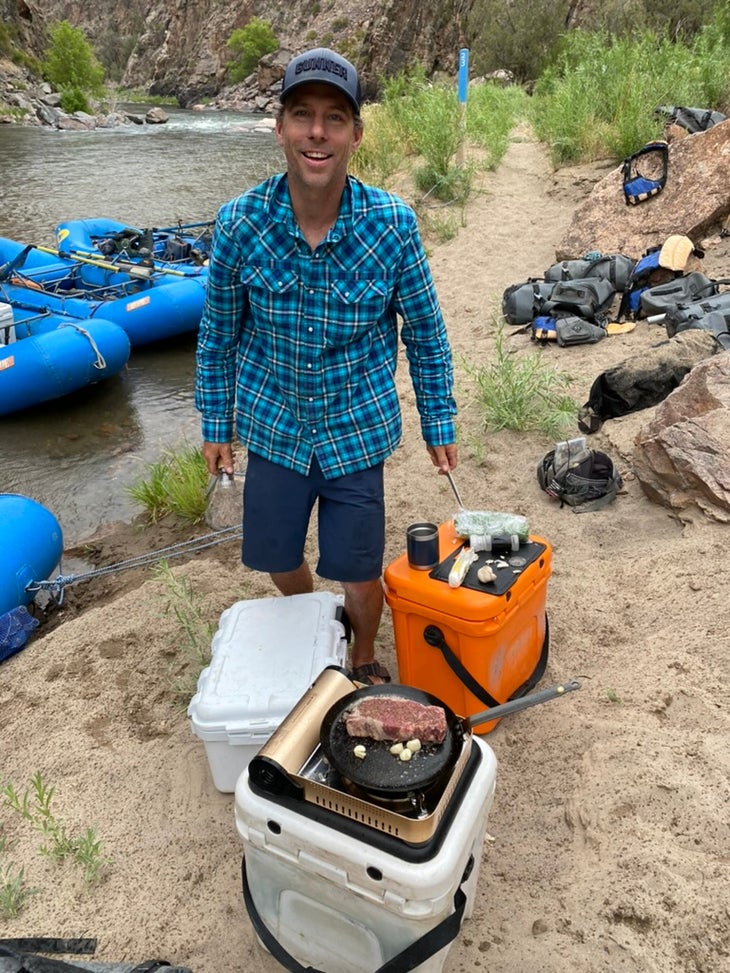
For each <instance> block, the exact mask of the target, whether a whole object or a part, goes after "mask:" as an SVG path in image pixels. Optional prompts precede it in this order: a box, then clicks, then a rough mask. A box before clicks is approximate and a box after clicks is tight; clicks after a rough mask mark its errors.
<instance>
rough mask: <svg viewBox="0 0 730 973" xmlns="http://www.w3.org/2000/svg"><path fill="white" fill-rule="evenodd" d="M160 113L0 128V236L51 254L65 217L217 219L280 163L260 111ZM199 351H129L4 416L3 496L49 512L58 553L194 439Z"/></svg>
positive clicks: (186, 342) (177, 346)
mask: <svg viewBox="0 0 730 973" xmlns="http://www.w3.org/2000/svg"><path fill="white" fill-rule="evenodd" d="M129 107H130V108H133V110H134V111H135V113H138V114H143V113H144V110H145V109H144V108H143V107H141V106H139V105H136V106H129ZM166 111H168V114H169V115H170V120H169V121H168V122H167V123H166V124H164V125H144V126H137V125H131V126H125V127H123V128H118V129H111V130H103V131H102V130H96V131H94V132H57V131H51V130H47V129H41V128H25V127H21V126H16V125H2V126H0V203H1V204H2V205H1V206H0V236H4V237H10V238H11V239H13V240H18V241H20V242H22V243H35V244H40V245H43V246H51V247H54V246H55V245H56V244H55V236H54V229H55V227H56V225H57V224H58V223H60V222H62V221H63V220H70V219H89V218H94V217H109V218H111V219H117V220H121V221H123V222H125V223H129V224H131V225H136V226H141V227H146V226H172V225H175V224H176V223H177V222H178V221H180V222H182V223H183V224H185V223H195V222H200V221H203V220H208V219H213V217H214V216H215V213H216V211H217V209H218V207H219V206H220V205H221V204H222V203H223V202H225V201H226V200H227V199H230V198H231V197H233V196H235V195H237V194H238V193H240V192H242V191H244V190H245V189H247V188H249V187H250V186H253V185H255V184H256V183H257V182H259V181H260V180H261V179H263V178H265V177H266V176H267V175H269V174H271V173H272V172H275V171H278V170H279V169H281V167H282V165H283V156H282V154H281V152H280V150H279V148H278V146H277V144H276V139H275V136H274V134H273V132H272V131H270V130H266V127H265V122H264V120H263V119H262V116H261V115H243V114H238V113H233V112H193V111H183V110H175V109H166ZM194 352H195V337H194V336H190V335H188V336H187V337H183V338H181V339H179V340H177V341H175V342H173V343H165V344H164V345H154V346H150V347H145V348H140V349H136V350H134V351H133V352H132V356H131V358H130V360H129V364H128V366H127V368H126V369H125V370H124V372H123V373H122V374H121V375H119V376H116V377H115V378H112V379H109V380H107V381H105V382H102V383H100V384H99V385H97V386H95V387H93V388H90V389H87V390H85V391H83V392H81V393H78V394H76V395H74V396H69V397H66V398H63V399H57V400H55V401H53V402H51V403H47V404H46V405H44V406H39V407H38V408H36V409H33V410H28V411H26V412H22V413H18V414H16V415H12V416H4V417H0V493H20V494H23V495H25V496H28V497H32V498H33V499H35V500H37V501H38V502H40V503H42V504H43V505H44V506H46V507H48V509H49V510H51V511H52V513H53V514H54V515H55V516H56V518H57V519H58V521H59V523H60V524H61V527H62V530H63V535H64V542H65V544H66V546H69V545H71V544H76V543H78V542H79V541H80V540H82V539H83V538H84V537H87V536H88V535H89V534H91V533H93V531H94V530H96V529H97V528H98V527H100V526H102V525H103V524H105V523H108V522H110V521H114V520H124V521H128V520H130V519H131V518H132V517H134V515H135V514H136V513H138V512H139V508H138V507H136V505H135V504H134V503H133V502H132V501H131V499H130V498H129V496H128V494H127V491H126V487H127V486H128V485H129V484H131V483H132V482H134V481H135V480H138V479H140V478H141V477H143V476H144V475H145V472H146V467H147V465H148V464H149V463H151V462H154V461H155V460H157V459H158V458H159V457H160V456H161V455H162V454H163V453H164V451H165V450H166V449H174V448H176V447H179V446H181V445H184V444H196V445H197V444H198V443H199V442H200V427H199V417H198V414H197V412H196V411H195V409H194V406H193V379H194ZM0 531H1V525H0ZM0 543H1V539H0Z"/></svg>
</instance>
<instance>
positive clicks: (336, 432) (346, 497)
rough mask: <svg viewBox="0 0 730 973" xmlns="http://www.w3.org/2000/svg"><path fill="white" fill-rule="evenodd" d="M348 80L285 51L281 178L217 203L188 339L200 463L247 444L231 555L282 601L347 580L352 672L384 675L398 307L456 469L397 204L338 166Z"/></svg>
mask: <svg viewBox="0 0 730 973" xmlns="http://www.w3.org/2000/svg"><path fill="white" fill-rule="evenodd" d="M360 100H361V93H360V84H359V80H358V76H357V71H356V70H355V68H354V67H353V65H352V64H350V62H349V61H347V60H345V58H343V57H341V56H340V55H339V54H337V53H335V52H334V51H331V50H328V49H327V48H318V49H315V50H311V51H307V52H305V53H304V54H300V55H299V56H297V57H295V58H293V59H292V61H291V62H290V63H289V65H288V66H287V69H286V73H285V75H284V79H283V82H282V90H281V109H280V112H279V115H278V117H277V120H276V137H277V139H278V142H279V145H280V146H281V147H282V149H283V151H284V155H285V157H286V162H287V170H286V172H285V173H283V174H280V175H277V176H274V177H272V178H270V179H268V180H266V181H265V182H264V183H262V184H261V185H259V186H257V187H255V188H254V189H252V190H250V191H249V192H247V193H245V194H243V195H242V196H239V197H238V198H236V199H233V200H231V201H230V202H228V203H226V204H225V205H224V206H222V207H221V209H220V211H219V213H218V218H217V222H216V229H215V235H214V240H213V247H212V252H211V257H210V266H209V277H208V288H207V298H206V305H205V310H204V313H203V317H202V321H201V324H200V335H199V340H198V349H197V379H196V406H197V408H198V409H199V411H200V412H201V413H202V431H203V440H204V444H203V455H204V456H205V459H206V463H207V466H208V469H209V470H210V471H211V473H216V472H218V471H220V470H223V471H226V472H229V473H231V472H233V453H232V447H231V441H232V439H233V435H234V412H235V434H236V437H237V439H238V440H239V441H240V442H241V443H242V444H243V445H244V446H246V447H247V449H248V462H247V468H246V477H245V485H244V493H243V508H244V513H243V547H242V560H243V563H244V564H245V565H246V566H248V567H250V568H252V569H254V570H258V571H266V572H268V573H269V574H270V576H271V579H272V581H273V582H274V584H275V585H276V587H277V588H278V590H279V591H280V592H281V593H282V594H284V595H291V594H300V593H304V592H310V591H312V589H313V582H312V574H311V571H310V568H309V565H308V564H307V562H306V560H305V558H304V546H305V540H306V535H307V530H308V526H309V520H310V515H311V512H312V510H313V507H314V504H315V502H316V503H317V505H318V506H317V513H318V540H319V561H318V564H317V573H318V574H319V575H320V576H321V577H324V578H328V579H331V580H334V581H339V582H341V583H342V585H343V588H344V593H345V611H346V613H347V615H348V618H349V620H350V624H351V626H352V634H353V642H352V648H351V667H352V668H351V675H352V677H353V678H355V679H357V680H359V681H362V682H365V683H371V684H375V683H380V682H388V681H390V674H389V673H388V671H387V669H386V668H385V666H383V665H382V664H381V663H380V662H378V661H377V660H376V658H375V638H376V635H377V632H378V627H379V624H380V619H381V614H382V609H383V590H382V583H381V580H380V577H381V573H382V563H383V553H384V545H385V514H384V502H383V462H384V461H385V459H386V458H387V457H388V456H389V455H390V454H391V453H392V452H393V450H394V449H395V448H396V446H397V445H398V442H399V440H400V437H401V416H400V408H399V404H398V397H397V393H396V386H395V371H396V361H397V348H398V319H399V318H400V319H401V338H402V340H403V342H404V344H405V348H406V355H407V359H408V363H409V370H410V374H411V378H412V382H413V387H414V390H415V394H416V404H417V407H418V411H419V414H420V418H421V429H422V434H423V438H424V440H425V442H426V445H427V449H428V452H429V454H430V456H431V461H432V463H433V464H434V465H435V466H436V467H437V468H438V470H439V472H440V473H447V472H449V471H450V470H453V469H454V468H455V466H456V446H455V445H454V439H455V431H454V415H455V413H456V407H455V404H454V400H453V397H452V362H451V353H450V349H449V344H448V339H447V336H446V329H445V325H444V321H443V318H442V315H441V312H440V309H439V306H438V301H437V298H436V294H435V289H434V286H433V281H432V279H431V274H430V271H429V269H428V265H427V262H426V257H425V254H424V251H423V246H422V244H421V240H420V237H419V233H418V226H417V223H416V218H415V214H414V213H413V211H412V210H411V209H410V208H409V207H407V206H406V205H405V203H403V202H402V201H401V200H399V199H397V198H396V197H394V196H392V195H390V194H389V193H386V192H384V191H382V190H379V189H375V188H373V187H370V186H365V185H363V184H362V183H361V182H359V181H358V180H357V179H354V178H353V177H352V176H350V175H349V174H348V172H347V166H348V162H349V159H350V156H351V155H352V154H353V152H355V150H356V149H357V148H358V146H359V145H360V142H361V140H362V134H363V122H362V119H361V117H360Z"/></svg>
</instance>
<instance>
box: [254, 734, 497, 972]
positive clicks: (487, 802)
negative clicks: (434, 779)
mask: <svg viewBox="0 0 730 973" xmlns="http://www.w3.org/2000/svg"><path fill="white" fill-rule="evenodd" d="M473 746H474V748H475V749H476V750H478V756H479V760H478V765H477V767H476V769H475V770H474V771H473V773H472V775H471V778H470V779H469V782H468V786H466V787H464V788H463V790H462V792H461V794H460V800H459V802H458V806H456V807H455V808H454V811H453V815H452V816H451V820H450V822H449V825H448V830H447V831H446V833H445V834H443V835H441V836H440V841H439V842H438V843H437V842H436V841H434V846H433V848H432V849H431V852H432V853H431V854H428V849H426V850H425V852H424V849H420V857H419V859H418V860H417V861H414V860H411V859H410V857H409V848H408V846H407V845H406V844H405V843H402V842H398V841H396V840H393V839H391V840H390V841H389V842H386V841H385V839H384V838H383V836H382V835H380V834H379V833H378V832H375V831H373V830H372V829H368V828H366V827H365V826H362V836H361V837H354V836H352V835H351V834H348V833H345V832H344V829H342V830H341V829H340V827H339V824H338V817H337V816H336V815H334V816H331V821H330V822H328V823H326V822H324V821H322V820H316V819H315V817H314V811H313V810H312V808H313V806H312V805H310V804H307V803H306V802H303V801H302V802H299V804H298V807H297V806H292V805H289V806H282V805H281V804H280V803H278V802H277V801H275V800H273V799H271V798H267V797H263V796H261V795H260V794H256V793H254V792H253V791H252V789H251V787H250V785H249V780H248V774H247V773H244V774H242V775H241V777H240V778H239V781H238V785H237V787H236V807H235V814H236V826H237V829H238V832H239V834H240V835H241V838H242V839H243V843H244V868H245V872H244V875H245V882H246V885H247V887H248V892H249V895H250V897H251V900H252V902H253V906H254V908H255V910H256V916H255V917H254V916H251V918H252V919H255V920H256V921H254V928H256V923H257V921H258V922H262V923H263V924H264V926H265V928H266V930H268V932H269V933H270V934H272V935H273V937H274V940H275V942H276V944H277V945H278V946H280V947H282V948H283V949H284V950H285V951H286V952H287V953H288V954H289V956H293V957H294V959H295V960H297V961H298V962H299V963H301V964H303V965H305V966H311V967H312V968H314V969H315V970H320V971H322V973H374V971H376V970H377V969H379V968H380V967H381V966H382V965H383V964H384V963H385V962H387V961H389V960H393V959H394V957H396V956H398V955H399V954H400V953H401V952H402V951H403V950H404V949H406V948H407V947H409V946H411V945H412V944H413V943H414V942H416V940H418V939H420V938H421V937H422V936H424V935H426V934H428V933H432V932H433V931H434V930H435V929H436V927H439V926H441V924H443V923H444V922H447V921H448V920H449V918H450V917H451V916H453V915H454V913H455V902H456V897H457V892H458V891H459V890H461V891H462V892H463V893H464V895H465V897H466V905H465V907H464V913H463V918H467V919H468V918H469V916H471V914H472V911H473V899H474V894H475V889H476V884H477V880H478V876H479V870H480V865H481V857H482V844H483V841H484V834H485V831H486V825H487V816H488V814H489V810H490V808H491V805H492V799H493V796H494V789H495V783H496V773H497V761H496V759H495V756H494V753H493V752H492V750H491V748H490V747H489V746H488V745H487V744H486V743H485V742H484V741H482V740H481V739H478V738H476V737H475V738H473ZM386 844H387V847H386ZM400 849H402V852H401V850H400ZM247 907H248V904H247ZM249 915H251V910H250V908H249ZM257 932H258V930H257ZM458 932H459V928H458V927H457V928H456V929H454V930H452V935H451V938H450V940H449V941H448V942H447V943H446V945H444V946H442V947H441V948H440V949H438V951H437V952H435V953H433V954H432V955H431V956H430V957H428V958H427V959H425V960H424V961H423V962H422V963H420V964H419V965H418V966H417V967H415V969H416V970H417V971H418V973H440V971H441V970H442V969H443V964H444V962H445V960H446V957H447V955H448V952H449V949H450V947H451V945H452V944H453V941H454V939H455V937H456V935H458ZM259 938H261V937H259ZM425 955H427V953H426V954H425ZM277 958H279V957H277ZM279 959H280V958H279ZM280 961H281V959H280ZM288 968H292V967H288ZM393 968H394V969H396V968H397V967H396V966H394V967H393Z"/></svg>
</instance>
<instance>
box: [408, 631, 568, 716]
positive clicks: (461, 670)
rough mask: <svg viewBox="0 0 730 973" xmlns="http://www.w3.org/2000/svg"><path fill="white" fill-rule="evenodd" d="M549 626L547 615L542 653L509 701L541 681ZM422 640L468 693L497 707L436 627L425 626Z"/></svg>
mask: <svg viewBox="0 0 730 973" xmlns="http://www.w3.org/2000/svg"><path fill="white" fill-rule="evenodd" d="M549 631H550V629H549V626H548V620H547V615H546V616H545V638H544V639H543V643H542V651H541V653H540V658H539V659H538V661H537V665H536V666H535V670H534V672H533V673H532V675H531V676H530V678H529V679H528V680H527V681H526V682H524V683H523V684H522V685H521V686H519V687H518V688H517V689H516V690H515V691H514V692H513V693H512V695H511V696H510V697H509V698H510V699H516V698H518V697H520V696H524V695H525V693H526V692H528V690H530V689H532V687H533V686H535V685H537V683H538V682H539V681H540V680H541V679H542V677H543V674H544V672H545V668H546V666H547V659H548V646H549V644H550V635H549ZM423 639H424V641H425V642H426V644H427V645H431V646H433V647H434V648H436V649H439V650H440V651H441V654H442V655H443V657H444V659H445V660H446V662H447V664H448V665H449V667H450V668H451V670H452V672H454V674H455V675H457V676H458V677H459V679H460V680H461V681H462V682H463V684H464V685H465V686H466V688H467V689H468V690H469V692H470V693H471V694H472V695H473V696H476V698H477V699H479V700H481V701H482V702H483V703H486V705H487V706H488V707H489V708H490V709H492V708H493V707H494V706H499V705H500V703H499V700H496V699H495V698H494V696H492V694H491V693H490V692H489V690H487V689H485V688H484V686H482V684H481V683H480V682H478V681H477V680H476V679H475V678H474V676H473V675H472V674H471V673H470V672H469V670H468V669H467V668H466V666H465V665H464V664H463V662H462V661H461V659H459V658H458V657H457V656H456V655H455V654H454V652H453V650H452V649H451V648H450V646H449V645H448V643H447V642H446V639H445V638H444V633H443V632H442V631H441V629H440V628H439V627H438V625H427V626H426V628H424V630H423Z"/></svg>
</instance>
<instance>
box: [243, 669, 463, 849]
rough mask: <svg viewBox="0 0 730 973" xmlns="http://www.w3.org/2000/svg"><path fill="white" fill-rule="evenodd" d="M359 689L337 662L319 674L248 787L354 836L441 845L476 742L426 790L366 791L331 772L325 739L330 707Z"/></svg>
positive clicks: (266, 749)
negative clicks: (386, 795) (390, 795)
mask: <svg viewBox="0 0 730 973" xmlns="http://www.w3.org/2000/svg"><path fill="white" fill-rule="evenodd" d="M357 688H359V684H358V683H354V682H352V680H351V679H349V678H348V676H347V674H346V673H345V672H344V670H343V669H340V668H338V667H336V666H330V667H328V668H327V669H325V670H324V671H323V672H322V673H320V675H319V676H318V677H317V679H316V680H315V682H314V683H313V684H312V686H311V687H310V689H309V690H307V692H306V693H305V694H304V696H302V698H301V699H300V700H299V702H298V703H297V705H296V706H295V707H294V709H293V710H291V712H290V713H289V714H288V715H287V716H286V717H285V718H284V719H283V720H282V722H281V723H280V724H279V727H278V728H277V729H276V730H275V731H274V733H273V734H272V736H271V737H270V738H269V740H268V741H267V742H266V743H265V744H264V745H263V747H261V749H260V750H259V751H258V753H257V754H256V756H255V757H254V758H253V759H252V760H251V762H250V763H249V766H248V780H249V785H250V787H251V789H252V790H253V791H254V792H256V793H259V794H261V795H263V796H265V797H267V798H268V799H269V800H273V801H274V802H278V803H281V804H285V805H287V806H288V807H292V808H294V809H296V810H299V812H300V813H303V814H308V815H310V816H312V817H316V818H318V819H320V820H324V821H326V822H327V823H329V824H331V825H332V826H333V827H338V828H340V829H341V830H343V831H347V832H348V833H351V834H353V835H354V836H356V837H361V838H362V837H363V836H366V835H367V833H368V831H369V832H370V833H372V829H375V830H376V831H378V832H382V833H383V834H384V835H388V836H390V837H392V838H396V839H398V840H399V841H403V842H406V843H408V844H411V845H422V844H425V843H429V844H431V843H438V838H439V834H440V832H441V831H442V830H443V829H444V827H445V825H446V822H447V819H448V820H450V819H451V817H452V815H453V813H454V812H455V810H456V807H457V806H458V804H459V802H460V800H461V795H462V794H463V792H464V789H465V788H466V787H467V786H468V781H469V779H470V778H471V777H472V775H473V772H474V769H475V767H476V766H478V764H479V761H480V759H481V754H480V751H479V748H478V747H475V746H474V745H473V743H474V741H473V740H472V739H471V737H467V738H466V739H465V740H464V744H463V746H462V749H461V752H460V753H459V755H458V757H457V759H456V761H455V763H454V766H453V768H452V770H451V773H450V774H447V775H445V779H443V780H441V781H440V782H439V783H438V784H436V785H434V786H432V787H430V788H428V790H426V791H424V792H412V793H408V794H406V795H404V796H402V797H397V798H394V799H392V800H391V799H382V798H381V797H380V796H377V797H374V796H373V795H370V794H369V793H367V792H363V791H361V790H360V789H359V788H357V787H356V786H355V785H354V784H352V782H350V781H349V780H347V779H345V778H343V777H341V776H340V775H339V773H338V772H337V771H336V770H334V768H333V767H332V766H331V764H330V763H329V761H328V760H327V758H326V756H325V754H324V752H323V750H322V747H321V744H320V730H321V726H322V722H323V720H324V717H325V716H326V714H327V712H328V710H329V708H330V707H331V706H332V705H333V704H334V703H336V702H337V701H338V700H340V699H342V698H343V697H344V696H346V695H347V694H348V693H351V692H353V691H354V690H355V689H357ZM397 693H398V687H397V685H394V686H393V694H394V695H397Z"/></svg>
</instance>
